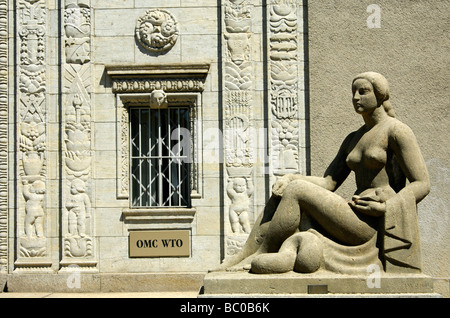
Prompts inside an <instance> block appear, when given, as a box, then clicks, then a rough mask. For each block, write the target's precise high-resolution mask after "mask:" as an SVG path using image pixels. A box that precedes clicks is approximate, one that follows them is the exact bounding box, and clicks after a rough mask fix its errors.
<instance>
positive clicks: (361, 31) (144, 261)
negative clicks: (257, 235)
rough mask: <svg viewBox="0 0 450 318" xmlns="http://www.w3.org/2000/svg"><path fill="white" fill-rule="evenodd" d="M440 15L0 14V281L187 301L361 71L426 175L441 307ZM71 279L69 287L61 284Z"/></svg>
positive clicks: (125, 9)
mask: <svg viewBox="0 0 450 318" xmlns="http://www.w3.org/2000/svg"><path fill="white" fill-rule="evenodd" d="M366 2H367V3H366ZM448 10H449V5H448V3H447V2H446V1H435V2H433V3H432V4H430V3H422V2H410V1H399V2H398V3H396V4H395V5H394V4H392V3H390V2H388V1H384V0H383V1H378V2H377V3H376V4H372V3H371V2H370V1H362V2H361V1H345V2H344V3H341V2H339V3H336V2H335V1H306V0H303V1H301V0H266V1H259V0H224V1H214V0H196V1H191V0H183V1H181V0H153V1H146V0H108V1H106V0H61V1H56V0H17V1H0V37H1V43H0V72H1V78H0V132H1V137H0V138H1V140H0V160H1V165H0V175H1V181H0V271H1V275H2V283H3V282H6V285H7V288H8V290H11V291H14V290H42V289H49V290H50V289H51V290H61V291H66V290H69V291H74V290H75V291H77V290H83V291H95V290H102V291H115V290H124V289H127V288H128V289H130V290H132V289H136V290H145V289H146V288H148V286H149V285H150V284H151V285H152V286H153V288H161V289H162V290H163V289H164V288H166V289H171V288H173V289H174V290H180V289H183V288H185V287H183V286H188V287H186V288H197V287H199V286H201V280H202V277H203V275H204V274H205V273H206V272H207V270H208V269H210V268H213V267H215V266H217V265H218V264H219V263H220V262H221V261H222V260H223V259H224V258H226V257H229V256H231V255H233V254H234V253H236V251H238V250H239V249H240V248H241V246H242V245H243V244H244V242H245V240H246V238H247V236H248V233H249V231H250V230H251V228H252V225H253V222H254V221H255V219H256V217H257V215H258V214H259V213H260V212H261V211H262V210H263V209H264V205H265V202H266V201H267V199H268V197H269V196H270V191H271V190H270V189H271V186H272V184H273V183H274V181H275V180H276V178H277V177H278V176H282V175H284V174H286V173H300V174H317V175H320V174H322V173H323V171H324V169H325V168H326V166H327V164H328V163H329V162H330V161H331V160H332V158H333V155H334V153H335V152H336V150H337V145H338V144H339V143H340V142H341V140H342V139H343V138H344V137H345V135H346V134H347V133H348V132H349V131H350V130H351V129H352V128H357V127H359V125H360V123H359V122H358V118H357V117H356V116H354V114H353V113H351V107H349V106H348V104H350V103H349V101H350V96H351V95H350V82H351V79H352V77H353V76H354V75H356V74H358V73H360V72H362V71H366V70H374V71H378V72H380V73H382V74H384V75H385V76H386V77H387V78H388V80H389V81H390V82H391V83H392V84H391V86H392V88H391V91H392V92H391V93H392V95H393V102H394V103H395V104H398V105H394V107H395V108H396V112H397V114H398V115H399V117H401V119H402V120H403V121H404V122H406V123H407V124H409V125H410V126H411V128H412V129H413V130H414V131H415V132H416V135H417V136H418V139H419V144H420V145H421V147H422V149H423V152H424V157H425V160H426V161H427V165H428V167H429V169H430V173H431V175H432V193H431V195H430V197H429V198H427V199H426V200H425V201H424V202H423V204H422V206H419V212H420V217H419V219H420V229H421V234H423V235H422V240H423V242H422V246H423V249H424V250H423V255H424V256H423V258H424V272H425V273H426V274H428V275H431V276H433V277H435V278H436V284H437V286H438V287H439V288H440V290H441V291H442V292H443V293H445V292H447V293H448V277H449V268H448V261H449V253H448V244H446V243H449V242H450V234H449V232H448V225H449V223H450V217H449V216H448V208H447V204H448V203H450V202H449V198H448V194H447V191H446V189H447V186H446V185H447V181H446V179H447V178H446V175H447V171H448V168H447V167H448V161H449V157H448V149H449V147H448V141H447V140H446V139H445V138H442V137H443V136H445V135H447V134H448V129H447V127H448V126H447V124H448V110H446V109H445V107H442V106H445V105H448V92H447V91H448V85H447V82H448V75H449V72H448V52H447V50H448V45H449V42H448V34H446V33H445V32H446V30H448V22H446V19H445V17H446V16H447V17H448ZM421 14H425V15H424V16H423V15H421ZM428 17H430V19H428ZM439 106H441V107H439ZM430 127H433V129H430ZM349 183H350V185H349V186H348V187H347V186H346V185H344V187H343V189H342V190H340V191H342V193H343V194H344V195H346V196H349V195H350V196H351V193H350V192H349V191H351V189H352V186H351V182H349ZM347 188H348V189H349V190H347ZM349 193H350V194H349ZM437 220H439V221H437ZM164 233H165V234H164ZM430 233H434V234H433V235H431V234H430ZM135 235H144V236H142V237H140V238H137V239H136V238H135ZM164 235H166V236H164ZM437 236H439V239H438V238H437ZM156 240H159V245H158V244H157V243H156ZM163 240H166V241H165V242H166V245H167V244H169V243H167V242H168V241H167V240H171V241H170V242H171V243H170V244H172V247H171V248H172V250H170V251H167V250H168V249H169V247H168V246H165V249H166V250H165V251H164V248H163V247H162V246H161V245H162V241H163ZM177 247H178V248H180V249H179V251H178V250H177ZM136 248H137V249H142V248H146V249H147V251H148V253H150V252H149V251H150V250H152V249H153V251H154V254H151V255H149V254H148V253H147V252H145V253H144V254H143V255H141V254H139V252H137V251H136ZM181 250H182V251H181ZM146 253H147V254H146ZM165 253H166V254H165ZM74 272H77V273H81V274H80V275H81V276H80V277H81V279H82V280H81V281H82V284H81V287H80V288H78V289H76V288H75V289H73V288H71V286H69V285H70V284H68V283H67V282H68V279H70V277H71V275H73V273H74ZM30 282H31V283H30ZM158 286H159V287H158Z"/></svg>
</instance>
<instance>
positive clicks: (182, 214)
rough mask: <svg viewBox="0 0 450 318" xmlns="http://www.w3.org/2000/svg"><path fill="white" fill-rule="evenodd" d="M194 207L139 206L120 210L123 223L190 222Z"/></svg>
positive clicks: (193, 214)
mask: <svg viewBox="0 0 450 318" xmlns="http://www.w3.org/2000/svg"><path fill="white" fill-rule="evenodd" d="M196 211H197V210H196V209H195V208H139V209H124V210H123V211H122V216H123V221H124V222H125V223H192V221H193V220H194V217H195V213H196Z"/></svg>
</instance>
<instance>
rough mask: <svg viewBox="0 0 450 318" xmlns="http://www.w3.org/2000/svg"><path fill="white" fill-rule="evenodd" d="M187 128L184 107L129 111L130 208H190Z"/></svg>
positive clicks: (187, 120) (187, 123)
mask: <svg viewBox="0 0 450 318" xmlns="http://www.w3.org/2000/svg"><path fill="white" fill-rule="evenodd" d="M189 126H190V118H189V108H188V107H169V108H164V109H151V108H138V107H136V108H131V109H130V139H131V140H130V143H131V144H130V149H131V151H130V160H131V163H130V167H131V174H130V175H131V199H132V202H131V204H132V206H133V207H189V206H190V171H189V169H190V164H189V154H190V147H182V146H181V145H182V143H181V141H182V140H183V138H190V136H186V134H184V135H183V133H185V132H186V131H188V132H189V129H190V127H189ZM186 148H187V149H186Z"/></svg>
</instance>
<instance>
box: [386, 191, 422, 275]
mask: <svg viewBox="0 0 450 318" xmlns="http://www.w3.org/2000/svg"><path fill="white" fill-rule="evenodd" d="M383 255H384V258H385V262H386V264H385V266H386V272H405V270H406V271H408V269H409V271H411V272H418V271H419V272H420V269H421V267H422V264H421V262H422V260H421V253H420V239H419V226H418V220H417V209H416V199H415V196H414V194H413V193H412V192H411V191H410V190H408V189H403V190H402V191H400V192H399V193H397V194H396V195H395V196H394V197H392V198H390V199H389V200H388V201H387V202H386V214H385V217H384V233H383Z"/></svg>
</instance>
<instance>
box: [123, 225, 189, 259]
mask: <svg viewBox="0 0 450 318" xmlns="http://www.w3.org/2000/svg"><path fill="white" fill-rule="evenodd" d="M190 251H191V247H190V240H189V230H175V231H174V230H170V231H131V232H130V237H129V253H130V257H167V256H187V257H189V256H190Z"/></svg>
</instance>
